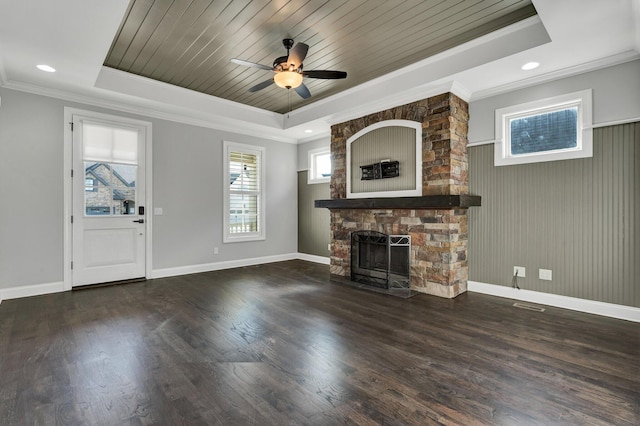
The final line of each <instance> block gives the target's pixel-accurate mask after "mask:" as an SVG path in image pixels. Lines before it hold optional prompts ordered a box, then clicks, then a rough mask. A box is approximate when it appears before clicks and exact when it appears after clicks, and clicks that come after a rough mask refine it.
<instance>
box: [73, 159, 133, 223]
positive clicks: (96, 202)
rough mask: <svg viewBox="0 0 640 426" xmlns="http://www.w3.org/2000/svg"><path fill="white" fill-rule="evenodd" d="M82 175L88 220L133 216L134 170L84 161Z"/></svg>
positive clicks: (111, 164)
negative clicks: (83, 174)
mask: <svg viewBox="0 0 640 426" xmlns="http://www.w3.org/2000/svg"><path fill="white" fill-rule="evenodd" d="M84 173H85V176H84V181H85V197H84V200H85V214H86V215H87V216H108V215H116V216H118V215H127V214H136V211H135V207H136V187H135V177H136V173H137V166H131V165H122V164H113V163H106V162H92V161H85V162H84Z"/></svg>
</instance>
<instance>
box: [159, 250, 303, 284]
mask: <svg viewBox="0 0 640 426" xmlns="http://www.w3.org/2000/svg"><path fill="white" fill-rule="evenodd" d="M293 259H298V253H287V254H278V255H275V256H263V257H253V258H250V259H239V260H227V261H224V262H215V263H202V264H200V265H188V266H177V267H175V268H164V269H154V270H153V271H151V277H147V278H165V277H175V276H178V275H187V274H197V273H199V272H210V271H219V270H222V269H231V268H241V267H243V266H253V265H261V264H263V263H273V262H282V261H285V260H293Z"/></svg>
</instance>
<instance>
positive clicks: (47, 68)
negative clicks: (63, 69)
mask: <svg viewBox="0 0 640 426" xmlns="http://www.w3.org/2000/svg"><path fill="white" fill-rule="evenodd" d="M37 68H38V69H39V70H40V71H45V72H56V69H55V68H54V67H52V66H49V65H44V64H42V65H37Z"/></svg>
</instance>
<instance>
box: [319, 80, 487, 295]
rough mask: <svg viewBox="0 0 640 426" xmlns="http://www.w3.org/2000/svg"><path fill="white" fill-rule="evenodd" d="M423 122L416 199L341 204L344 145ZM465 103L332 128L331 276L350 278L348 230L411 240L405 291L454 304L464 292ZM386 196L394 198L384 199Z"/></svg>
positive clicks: (398, 110)
mask: <svg viewBox="0 0 640 426" xmlns="http://www.w3.org/2000/svg"><path fill="white" fill-rule="evenodd" d="M393 119H403V120H412V121H417V122H419V123H422V195H423V196H422V197H401V198H375V199H346V183H347V176H346V170H347V167H346V149H347V139H348V138H349V137H351V136H352V135H354V134H356V133H357V132H359V131H360V130H362V129H364V128H366V127H368V126H370V125H372V124H375V123H378V122H380V121H385V120H393ZM468 121H469V113H468V105H467V103H466V102H465V101H464V100H462V99H460V98H459V97H457V96H456V95H454V94H453V93H444V94H442V95H438V96H433V97H430V98H428V99H424V100H421V101H417V102H414V103H411V104H406V105H402V106H398V107H395V108H391V109H388V110H385V111H381V112H378V113H375V114H371V115H368V116H365V117H361V118H358V119H355V120H351V121H347V122H344V123H340V124H336V125H333V126H332V127H331V156H332V161H333V174H332V176H331V185H330V187H331V200H316V202H315V205H316V207H326V208H329V209H330V212H331V261H330V262H331V263H330V271H331V274H334V275H339V276H343V277H348V276H349V275H350V269H351V265H350V262H351V256H350V244H351V241H350V236H351V233H352V232H353V231H359V230H373V231H378V232H382V233H385V234H396V235H397V234H408V235H411V254H410V256H411V259H410V261H411V288H412V289H413V290H416V291H419V292H423V293H428V294H433V295H436V296H441V297H447V298H453V297H455V296H457V295H458V294H460V293H464V292H465V291H466V290H467V239H468V229H467V227H468V219H467V208H468V207H470V206H476V205H480V197H478V196H472V195H468V192H469V187H468V173H467V170H468V160H467V129H468ZM390 197H393V195H392V194H390Z"/></svg>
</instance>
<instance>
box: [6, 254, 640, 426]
mask: <svg viewBox="0 0 640 426" xmlns="http://www.w3.org/2000/svg"><path fill="white" fill-rule="evenodd" d="M512 303H513V301H510V300H506V299H499V298H495V297H491V296H486V295H481V294H474V293H467V294H463V295H461V296H459V297H458V298H456V299H453V300H447V299H441V298H437V297H433V296H427V295H418V296H416V297H413V298H411V299H400V298H394V297H391V296H385V295H380V294H377V293H371V292H366V291H363V290H358V289H354V288H350V287H348V286H344V285H339V284H334V283H330V282H329V273H328V267H327V266H324V265H316V264H313V263H308V262H304V261H289V262H281V263H274V264H270V265H262V266H256V267H247V268H239V269H233V270H226V271H218V272H210V273H203V274H196V275H188V276H181V277H174V278H165V279H157V280H151V281H147V282H145V283H134V284H126V285H120V286H112V287H102V288H95V289H88V290H82V291H73V292H67V293H59V294H53V295H47V296H39V297H32V298H25V299H15V300H6V301H4V302H2V304H0V424H1V425H14V424H15V425H31V424H42V425H54V424H61V425H62V424H65V425H66V424H81V425H116V424H132V425H142V424H166V425H199V424H206V425H211V424H220V425H234V424H239V425H270V424H274V425H288V424H292V425H302V424H310V425H334V424H355V425H370V424H391V425H401V424H411V425H414V424H418V425H426V424H456V425H476V424H487V425H555V424H575V425H587V424H588V425H600V424H602V425H605V424H606V425H609V424H613V425H638V424H640V324H636V323H631V322H626V321H621V320H615V319H609V318H604V317H598V316H594V315H588V314H581V313H576V312H572V311H566V310H562V309H554V308H547V310H546V311H545V312H543V313H539V312H532V311H528V310H524V309H518V308H514V307H512Z"/></svg>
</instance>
